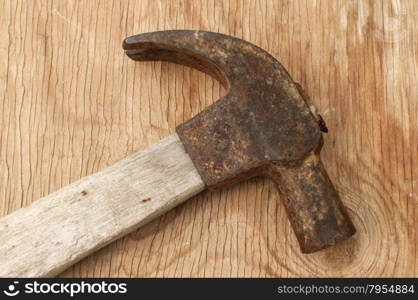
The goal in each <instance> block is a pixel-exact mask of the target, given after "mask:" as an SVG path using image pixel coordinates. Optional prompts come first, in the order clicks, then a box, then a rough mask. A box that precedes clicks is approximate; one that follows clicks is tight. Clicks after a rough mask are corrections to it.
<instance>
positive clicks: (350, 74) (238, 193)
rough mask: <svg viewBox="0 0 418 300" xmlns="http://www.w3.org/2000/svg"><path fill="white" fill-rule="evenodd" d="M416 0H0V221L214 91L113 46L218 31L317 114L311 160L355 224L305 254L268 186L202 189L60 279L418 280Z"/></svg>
mask: <svg viewBox="0 0 418 300" xmlns="http://www.w3.org/2000/svg"><path fill="white" fill-rule="evenodd" d="M417 12H418V2H417V1H415V0H403V1H399V0H392V1H389V0H381V1H372V0H359V1H354V0H346V1H343V0H335V1H327V0H312V1H311V0H277V1H274V0H271V1H263V0H257V1H256V0H241V1H233V0H230V1H214V0H202V1H193V0H189V1H168V0H167V1H151V0H149V1H145V0H143V1H124V0H122V1H116V0H115V1H94V0H91V1H69V0H61V1H11V0H10V1H6V0H2V1H0V59H1V62H0V78H1V80H0V97H2V101H1V102H0V124H1V125H0V126H1V135H0V139H1V143H0V145H1V148H0V169H1V170H2V172H1V173H0V180H1V183H2V184H1V185H0V213H1V215H6V214H8V213H10V212H12V211H15V210H16V209H18V208H20V207H22V206H24V205H26V204H29V203H31V202H33V201H35V200H37V199H38V198H40V197H42V196H45V195H48V194H49V193H51V192H53V191H55V190H57V189H59V188H60V187H63V186H65V185H67V184H69V183H71V182H74V181H76V180H77V179H79V178H81V177H83V176H86V175H89V174H92V173H94V172H96V171H99V170H101V169H103V168H105V167H106V166H109V165H111V164H112V163H114V162H116V161H118V160H119V159H121V158H123V157H125V156H127V155H128V154H131V153H134V152H135V151H137V150H139V149H141V148H145V147H146V146H148V145H151V144H152V143H154V142H156V141H158V140H160V139H162V138H164V137H165V136H168V135H169V134H171V133H173V132H174V129H175V126H176V125H177V124H180V123H181V122H183V121H184V120H187V119H189V118H190V117H192V116H193V115H195V114H197V113H198V112H199V111H201V110H202V109H203V108H204V107H205V106H207V105H209V104H210V103H212V102H213V101H215V100H216V99H217V98H219V97H220V96H222V95H223V94H224V93H225V91H224V90H223V89H222V88H221V87H220V85H219V84H218V83H217V82H216V81H214V80H212V79H211V78H210V77H208V76H206V75H204V74H202V73H199V72H198V71H195V70H191V69H189V68H186V67H181V66H177V65H174V64H169V63H161V62H155V63H135V62H132V61H130V60H129V59H128V58H127V57H125V56H124V54H123V51H122V49H121V42H122V40H123V38H124V37H126V36H129V35H132V34H137V33H140V32H146V31H154V30H163V29H183V28H188V29H201V30H209V31H216V32H221V33H226V34H231V35H234V36H237V37H240V38H244V39H246V40H249V41H250V42H252V43H255V44H256V45H259V46H261V47H262V48H264V49H266V50H267V51H268V52H270V53H271V54H272V55H274V56H275V57H276V58H278V59H279V60H280V61H281V62H282V63H283V65H284V66H285V67H286V68H287V69H288V70H289V72H290V74H292V76H293V78H294V79H295V80H297V81H299V82H300V83H301V84H302V86H304V88H305V90H306V91H307V92H308V93H309V94H310V96H311V98H312V101H313V102H314V103H315V104H316V105H317V106H318V108H319V110H320V112H321V114H322V116H323V117H324V118H325V120H326V122H327V125H328V128H329V129H330V132H329V133H328V134H326V135H325V147H324V150H323V153H322V158H323V161H324V164H325V166H326V167H327V169H328V172H329V174H330V177H331V179H332V180H333V181H334V183H335V185H336V187H337V189H338V190H339V192H340V194H341V197H342V200H343V202H344V203H345V204H346V206H347V207H348V209H349V213H350V215H351V216H352V218H353V221H354V223H355V225H356V227H357V230H358V233H357V234H356V236H355V237H354V238H352V239H350V240H348V241H347V242H344V243H342V244H340V245H338V246H337V247H335V248H332V249H329V250H325V251H321V252H319V253H316V254H311V255H302V254H301V253H300V251H299V249H298V245H297V242H296V239H295V237H294V235H293V233H292V231H291V228H290V225H289V222H288V220H287V218H286V215H285V212H284V208H283V206H282V205H281V204H280V200H279V195H278V193H277V191H276V190H275V188H274V185H273V183H272V182H270V181H269V180H267V179H262V178H258V179H254V180H250V181H248V182H245V183H242V184H239V185H236V186H233V187H230V188H228V189H223V190H222V191H217V192H212V193H211V192H205V193H203V194H200V195H199V196H197V197H195V198H193V199H191V200H189V201H187V202H186V203H185V204H184V205H181V206H180V207H178V208H176V209H174V210H172V211H170V212H168V213H167V214H165V215H164V216H162V217H161V218H159V219H157V220H156V221H154V222H152V223H150V224H148V225H147V226H145V227H143V228H142V229H139V230H138V231H136V232H134V233H132V234H130V235H128V236H127V237H125V238H123V239H121V240H118V241H117V242H114V243H112V244H111V245H109V246H107V247H105V248H103V249H102V250H101V251H99V252H98V253H95V254H93V255H91V256H89V257H88V258H86V259H84V260H83V261H81V262H80V263H78V264H76V265H75V266H73V267H71V268H69V269H68V270H67V271H65V272H64V273H63V274H62V276H89V277H92V276H104V277H107V276H141V277H150V276H152V277H154V276H156V277H188V276H192V277H202V276H205V277H213V276H216V277H218V276H221V277H231V276H233V277H235V276H238V277H275V276H278V277H294V276H361V277H363V276H407V277H412V276H417V275H418V263H417V258H418V255H417V252H418V225H417V222H418V198H417V197H418V187H417V186H418V181H417V180H418V147H417V145H418V130H417V128H418V103H417V99H418V72H417V70H418V68H417V65H418V16H417Z"/></svg>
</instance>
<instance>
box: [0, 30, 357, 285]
mask: <svg viewBox="0 0 418 300" xmlns="http://www.w3.org/2000/svg"><path fill="white" fill-rule="evenodd" d="M123 48H124V49H125V52H126V54H127V55H128V56H129V57H130V58H132V59H133V60H137V61H153V60H161V61H169V62H174V63H178V64H182V65H186V66H190V67H193V68H196V69H198V70H200V71H203V72H206V73H208V74H210V75H211V76H213V77H214V78H215V79H217V80H219V81H220V82H221V84H222V85H223V86H225V88H226V89H227V94H226V96H224V97H223V98H222V99H220V100H218V101H217V102H216V103H214V104H212V105H211V106H209V107H207V108H206V109H204V110H203V111H202V112H201V113H199V114H198V115H197V116H195V117H194V118H192V119H191V120H189V121H187V122H185V123H184V124H181V125H180V126H178V127H177V129H176V131H177V133H175V134H173V135H170V136H168V137H167V138H165V139H163V140H161V141H160V142H158V143H157V144H154V145H152V146H150V147H149V148H147V149H145V150H142V151H139V152H137V153H135V154H133V155H131V156H129V157H126V158H124V159H122V160H121V161H119V162H117V163H116V164H114V165H112V166H110V167H108V168H106V169H104V170H102V171H100V172H98V173H95V174H93V175H90V176H87V177H85V178H82V179H80V180H79V181H77V182H75V183H73V184H71V185H68V186H66V187H64V188H62V189H60V190H58V191H56V192H54V193H52V194H50V195H48V196H46V197H43V198H41V199H39V200H37V201H35V202H34V203H32V204H30V205H29V206H27V207H24V208H21V209H19V210H17V211H15V212H13V213H11V214H9V215H7V216H5V217H3V218H1V219H0V276H2V277H45V276H54V275H57V274H59V273H60V272H62V271H63V270H65V269H66V268H68V267H69V266H71V265H72V264H74V263H76V262H78V261H79V260H81V259H82V258H84V257H86V256H87V255H89V254H90V253H92V252H94V251H96V250H98V249H100V248H102V247H103V246H105V245H107V244H109V243H111V242H112V241H114V240H116V239H118V238H120V237H122V236H124V235H126V234H127V233H129V232H131V231H133V230H135V229H137V228H138V227H140V226H142V225H144V224H145V223H147V222H149V221H151V220H152V219H154V218H156V217H158V216H159V215H161V214H163V213H165V212H167V211H168V210H170V209H171V208H173V207H175V206H177V205H179V204H180V203H182V202H184V201H185V200H187V199H189V198H190V197H192V196H194V195H196V194H198V193H199V192H201V191H203V190H204V189H206V188H208V189H211V190H213V189H217V188H221V187H223V186H227V185H230V184H234V183H237V182H240V181H242V180H246V179H248V178H250V177H253V176H268V177H270V178H271V179H272V180H273V181H274V182H275V184H276V186H277V188H278V190H279V191H280V193H281V194H282V198H283V203H284V206H285V209H286V212H287V215H288V217H289V220H290V223H291V225H292V228H293V230H294V232H295V234H296V237H297V240H298V242H299V245H300V249H301V251H302V252H303V253H312V252H315V251H318V250H321V249H323V248H326V247H329V246H332V245H334V244H335V243H337V242H339V241H342V240H345V239H347V238H348V237H350V236H351V235H353V234H354V233H355V228H354V226H353V224H352V222H351V221H350V219H349V216H348V214H347V212H346V210H345V209H344V206H343V204H342V202H341V200H340V198H339V197H338V194H337V192H336V190H335V188H334V186H333V185H332V183H331V181H330V179H329V177H328V175H327V172H326V170H325V169H324V166H323V164H322V162H321V159H320V156H319V153H320V151H321V148H322V145H323V137H322V132H321V128H322V129H323V130H325V127H324V121H323V120H322V118H320V117H319V116H317V115H315V114H314V113H313V112H312V111H311V109H310V103H309V99H308V97H307V95H306V94H305V93H304V91H303V89H302V88H301V86H300V85H298V84H297V83H296V82H294V81H293V80H292V78H291V77H290V75H289V74H288V72H287V71H286V70H285V68H284V67H283V66H282V65H281V64H280V63H279V62H278V61H277V60H276V59H275V58H274V57H272V56H271V55H270V54H268V53H267V52H266V51H264V50H262V49H260V48H259V47H257V46H255V45H253V44H251V43H248V42H246V41H243V40H241V39H238V38H234V37H231V36H227V35H223V34H219V33H213V32H204V31H191V30H170V31H159V32H151V33H144V34H140V35H136V36H131V37H128V38H127V39H125V41H124V42H123Z"/></svg>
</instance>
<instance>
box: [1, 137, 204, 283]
mask: <svg viewBox="0 0 418 300" xmlns="http://www.w3.org/2000/svg"><path fill="white" fill-rule="evenodd" d="M203 189H204V184H203V182H202V180H201V179H200V176H199V174H198V173H197V171H196V169H195V168H194V166H193V163H192V162H191V160H190V158H189V157H188V155H187V154H186V152H185V151H184V149H183V145H182V144H181V142H180V140H179V139H178V136H177V134H173V135H171V136H169V137H167V138H165V139H164V140H162V141H161V142H159V143H157V144H155V145H153V146H151V147H149V148H147V149H146V150H143V151H140V152H137V153H136V154H134V155H132V156H129V157H127V158H125V159H123V160H121V161H119V162H118V163H116V164H114V165H113V166H111V167H108V168H106V169H105V170H103V171H101V172H98V173H96V174H93V175H91V176H88V177H85V178H83V179H81V180H79V181H77V182H75V183H73V184H71V185H69V186H66V187H64V188H62V189H61V190H59V191H57V192H55V193H53V194H51V195H48V196H46V197H44V198H41V199H39V200H38V201H35V202H34V203H32V204H31V205H29V206H27V207H25V208H22V209H19V210H17V211H16V212H14V213H12V214H10V215H8V216H6V217H3V218H2V219H0V276H1V277H42V276H54V275H56V274H58V273H60V272H61V271H63V270H65V269H66V268H67V267H69V266H70V265H72V264H74V263H76V262H77V261H79V260H80V259H82V258H83V257H85V256H87V255H88V254H90V253H92V252H94V251H96V250H98V249H99V248H101V247H103V246H105V245H107V244H109V243H110V242H112V241H114V240H116V239H118V238H119V237H121V236H123V235H125V234H127V233H129V232H131V231H132V230H134V229H136V228H138V227H139V226H141V225H143V224H145V223H147V222H148V221H150V220H152V219H153V218H155V217H157V216H159V215H161V214H163V213H164V212H166V211H167V210H169V209H171V208H173V207H174V206H176V205H178V204H180V203H182V202H183V201H184V200H187V199H188V198H190V197H192V196H193V195H195V194H197V193H199V192H200V191H202V190H203Z"/></svg>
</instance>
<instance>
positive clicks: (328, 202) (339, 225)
mask: <svg viewBox="0 0 418 300" xmlns="http://www.w3.org/2000/svg"><path fill="white" fill-rule="evenodd" d="M268 175H269V176H270V177H271V178H272V179H273V180H274V181H275V183H276V185H277V187H278V189H279V190H280V191H281V193H282V194H283V196H284V197H285V199H284V205H285V208H286V212H287V214H288V216H289V220H290V223H291V225H292V227H293V230H294V232H295V234H296V237H297V239H298V242H299V245H300V248H301V250H302V252H303V253H312V252H316V251H319V250H321V249H324V248H327V247H329V246H332V245H334V244H336V243H337V242H339V241H343V240H345V239H347V238H349V237H350V236H352V235H353V234H354V233H355V231H356V230H355V228H354V225H353V223H352V222H351V220H350V218H349V216H348V214H347V212H346V210H345V208H344V206H343V204H342V202H341V200H340V198H339V196H338V193H337V191H336V190H335V188H334V186H333V185H332V183H331V181H330V179H329V177H328V174H327V173H326V170H325V168H324V166H323V164H322V162H321V160H320V158H319V156H318V155H317V154H312V155H311V156H309V157H308V158H307V159H305V160H304V161H303V162H302V164H300V165H298V166H296V167H289V168H287V167H278V166H273V167H271V168H270V169H269V172H268Z"/></svg>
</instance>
